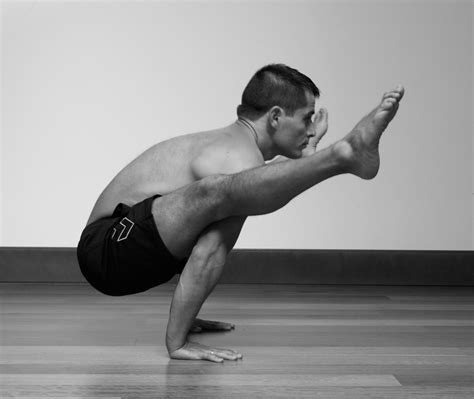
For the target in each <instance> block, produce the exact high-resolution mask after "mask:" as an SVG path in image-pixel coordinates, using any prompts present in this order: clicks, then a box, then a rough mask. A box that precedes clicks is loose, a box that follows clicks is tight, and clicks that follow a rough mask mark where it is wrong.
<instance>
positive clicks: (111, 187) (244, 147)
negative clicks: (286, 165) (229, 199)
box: [87, 125, 265, 225]
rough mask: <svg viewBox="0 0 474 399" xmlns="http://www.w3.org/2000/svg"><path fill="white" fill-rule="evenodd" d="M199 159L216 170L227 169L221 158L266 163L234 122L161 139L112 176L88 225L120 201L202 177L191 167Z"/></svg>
mask: <svg viewBox="0 0 474 399" xmlns="http://www.w3.org/2000/svg"><path fill="white" fill-rule="evenodd" d="M198 158H203V159H206V160H207V162H210V163H212V164H214V165H215V169H214V170H215V173H226V172H227V171H226V168H225V167H224V166H222V168H221V169H219V165H220V164H222V165H224V164H225V163H223V162H222V161H223V159H224V158H230V159H236V160H237V159H250V160H251V162H250V164H253V166H255V165H256V164H259V165H263V164H264V163H265V162H264V160H263V156H262V154H261V152H260V150H259V149H258V147H257V145H256V143H255V140H254V139H253V138H252V137H251V136H249V135H248V134H246V133H244V132H242V131H241V130H239V129H237V128H236V127H235V126H234V125H230V126H227V127H225V128H222V129H217V130H210V131H205V132H198V133H191V134H187V135H183V136H178V137H175V138H172V139H169V140H166V141H163V142H161V143H158V144H155V145H153V146H152V147H150V148H149V149H147V150H146V151H144V152H143V153H142V154H141V155H139V156H138V157H137V158H136V159H134V160H133V161H132V162H130V163H129V164H128V165H127V166H125V167H124V168H123V169H122V170H121V171H120V172H119V173H118V174H117V175H116V176H115V177H114V178H113V179H112V181H111V182H110V183H109V184H108V185H107V187H106V188H105V189H104V191H103V192H102V194H101V195H100V196H99V198H98V200H97V202H96V203H95V205H94V208H93V210H92V213H91V215H90V217H89V220H88V221H87V224H88V225H89V224H90V223H93V222H94V221H96V220H98V219H100V218H102V217H106V216H110V215H111V214H112V213H113V211H114V209H115V207H116V206H117V204H118V203H120V202H121V203H124V204H126V205H129V206H132V205H134V204H136V203H138V202H140V201H142V200H144V199H145V198H148V197H151V196H153V195H155V194H161V195H165V194H168V193H170V192H172V191H175V190H177V189H178V188H180V187H183V186H185V185H187V184H190V183H192V182H194V181H196V180H199V179H200V178H201V177H200V176H198V175H196V173H195V171H194V170H193V167H192V165H193V162H194V161H195V160H196V159H198ZM231 162H232V161H231Z"/></svg>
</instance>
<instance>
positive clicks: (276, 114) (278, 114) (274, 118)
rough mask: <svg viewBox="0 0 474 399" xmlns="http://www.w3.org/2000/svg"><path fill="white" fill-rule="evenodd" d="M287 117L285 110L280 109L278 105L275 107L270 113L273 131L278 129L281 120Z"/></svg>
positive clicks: (269, 122) (269, 119)
mask: <svg viewBox="0 0 474 399" xmlns="http://www.w3.org/2000/svg"><path fill="white" fill-rule="evenodd" d="M284 115H285V111H284V110H283V108H281V107H279V106H278V105H275V106H273V107H272V108H270V110H269V111H268V125H269V126H270V127H271V128H272V129H273V130H275V129H277V128H278V125H279V123H280V122H281V118H282V117H283V116H284Z"/></svg>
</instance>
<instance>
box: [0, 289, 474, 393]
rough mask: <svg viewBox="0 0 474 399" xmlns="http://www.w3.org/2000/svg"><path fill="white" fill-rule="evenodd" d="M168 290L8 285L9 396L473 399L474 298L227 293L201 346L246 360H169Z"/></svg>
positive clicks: (2, 382)
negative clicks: (126, 292)
mask: <svg viewBox="0 0 474 399" xmlns="http://www.w3.org/2000/svg"><path fill="white" fill-rule="evenodd" d="M173 290H174V286H173V285H167V286H162V287H156V288H154V289H152V290H150V291H148V292H145V293H142V294H138V295H133V296H127V297H107V296H104V295H101V294H99V293H97V292H96V291H94V290H93V289H92V288H91V287H89V286H88V285H45V284H0V300H1V302H0V306H1V308H0V322H1V326H0V339H1V341H0V345H1V346H0V396H1V397H16V398H32V397H35V398H46V397H48V398H52V397H61V398H66V397H67V398H98V397H100V398H206V399H208V398H238V399H245V398H348V399H349V398H350V399H356V398H364V399H367V398H416V399H419V398H426V399H428V398H429V399H433V398H449V399H452V398H470V399H471V398H472V397H473V395H474V351H473V346H474V322H473V315H474V312H473V310H474V289H473V288H468V287H464V288H456V287H453V288H447V287H445V288H441V287H382V286H380V287H361V286H309V285H308V286H301V285H299V286H295V285H271V286H269V285H220V286H218V287H217V289H216V291H214V293H213V294H212V295H211V296H210V298H209V299H208V301H207V302H206V303H205V305H204V307H203V309H202V311H201V313H200V317H201V318H207V319H211V320H222V321H228V322H232V323H235V324H236V329H235V330H234V331H232V332H226V333H207V334H193V335H192V337H191V339H192V340H195V341H198V342H200V343H203V344H207V345H215V346H218V347H223V348H231V349H235V350H238V351H240V352H241V353H242V354H243V355H244V359H243V360H240V361H237V362H232V361H225V362H224V363H223V364H217V363H211V362H206V361H180V360H170V359H169V358H168V356H167V352H166V349H165V346H164V339H165V329H166V324H167V317H168V312H169V305H170V303H171V297H172V293H173Z"/></svg>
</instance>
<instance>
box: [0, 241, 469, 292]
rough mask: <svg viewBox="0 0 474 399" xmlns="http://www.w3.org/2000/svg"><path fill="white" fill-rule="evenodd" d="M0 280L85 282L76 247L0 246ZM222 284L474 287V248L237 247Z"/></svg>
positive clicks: (230, 258) (230, 259)
mask: <svg viewBox="0 0 474 399" xmlns="http://www.w3.org/2000/svg"><path fill="white" fill-rule="evenodd" d="M0 282H44V283H47V282H51V283H61V282H64V283H86V280H85V279H84V277H83V276H82V274H81V271H80V269H79V265H78V263H77V259H76V249H75V248H46V247H42V248H33V247H0ZM170 282H172V283H174V282H176V277H175V278H174V279H173V280H171V281H170ZM220 282H221V283H225V284H331V285H332V284H336V285H337V284H351V285H436V286H474V251H393V250H386V251H380V250H300V249H235V250H233V251H232V252H231V253H230V255H229V259H228V262H227V265H226V269H225V271H224V273H223V276H222V278H221V280H220Z"/></svg>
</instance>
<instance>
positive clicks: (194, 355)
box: [170, 341, 242, 363]
mask: <svg viewBox="0 0 474 399" xmlns="http://www.w3.org/2000/svg"><path fill="white" fill-rule="evenodd" d="M170 358H171V359H181V360H209V361H211V362H216V363H222V362H223V361H224V360H238V359H242V355H241V354H240V353H237V352H235V351H233V350H231V349H220V348H211V347H209V346H206V345H201V344H199V343H197V342H191V341H187V342H186V343H185V344H184V346H182V347H181V348H179V349H176V350H174V351H171V352H170Z"/></svg>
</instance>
